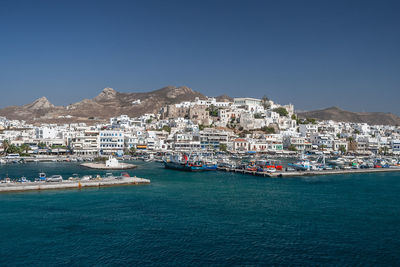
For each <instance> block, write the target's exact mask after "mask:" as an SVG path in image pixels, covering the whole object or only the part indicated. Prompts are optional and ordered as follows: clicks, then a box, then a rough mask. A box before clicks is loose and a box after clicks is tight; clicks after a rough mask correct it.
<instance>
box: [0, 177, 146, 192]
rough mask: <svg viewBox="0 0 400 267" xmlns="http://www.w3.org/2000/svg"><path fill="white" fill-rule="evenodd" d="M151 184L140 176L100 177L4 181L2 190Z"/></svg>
mask: <svg viewBox="0 0 400 267" xmlns="http://www.w3.org/2000/svg"><path fill="white" fill-rule="evenodd" d="M142 184H150V180H149V179H144V178H138V177H123V178H121V179H98V180H89V181H63V182H26V183H14V182H11V183H2V184H0V193H1V192H17V191H32V190H50V189H53V190H54V189H81V188H85V187H108V186H125V185H142Z"/></svg>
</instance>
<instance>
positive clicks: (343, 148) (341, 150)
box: [339, 145, 347, 154]
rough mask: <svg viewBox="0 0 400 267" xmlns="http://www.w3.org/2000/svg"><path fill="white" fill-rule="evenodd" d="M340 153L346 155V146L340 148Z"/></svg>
mask: <svg viewBox="0 0 400 267" xmlns="http://www.w3.org/2000/svg"><path fill="white" fill-rule="evenodd" d="M339 151H340V152H341V153H342V154H345V153H346V152H347V151H346V147H345V146H344V145H340V146H339Z"/></svg>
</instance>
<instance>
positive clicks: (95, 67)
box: [0, 0, 400, 114]
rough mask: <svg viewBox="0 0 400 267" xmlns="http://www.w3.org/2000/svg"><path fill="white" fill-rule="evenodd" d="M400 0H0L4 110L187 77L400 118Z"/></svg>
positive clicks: (203, 88) (234, 91) (211, 88)
mask: <svg viewBox="0 0 400 267" xmlns="http://www.w3.org/2000/svg"><path fill="white" fill-rule="evenodd" d="M399 2H400V1H384V0H379V1H378V0H376V1H365V0H360V1H338V0H332V1H325V0H317V1H306V0H305V1H298V0H296V1H267V0H264V1H252V0H249V1H245V0H243V1H232V0H229V1H204V0H202V1H167V0H165V1H100V0H98V1H70V0H69V1H67V0H65V1H57V0H52V1H30V0H29V1H18V0H10V1H7V0H2V1H0V88H1V92H2V96H1V98H0V107H4V106H7V105H12V104H26V103H29V102H32V101H33V100H34V99H36V98H38V97H41V96H47V97H48V98H49V100H50V101H51V102H53V103H54V104H57V105H66V104H70V103H72V102H75V101H78V100H80V99H82V98H92V97H94V96H95V95H97V94H98V93H99V92H100V91H101V90H102V88H104V87H113V88H114V89H116V90H118V91H121V92H137V91H148V90H153V89H158V88H161V87H163V86H166V85H176V86H180V85H186V86H188V87H191V88H193V89H195V90H197V91H200V92H202V93H204V94H207V95H213V96H215V95H221V94H228V95H231V96H251V97H262V96H263V95H267V96H269V97H270V98H272V99H274V100H276V101H277V102H279V103H289V102H291V103H293V104H295V106H296V108H297V109H302V110H311V109H317V108H323V107H329V106H334V105H335V106H340V107H342V108H345V109H349V110H353V111H385V112H393V113H397V114H400V105H399V99H400V88H399V84H400V15H399V14H400V4H399Z"/></svg>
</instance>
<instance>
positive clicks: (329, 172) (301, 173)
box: [218, 167, 400, 178]
mask: <svg viewBox="0 0 400 267" xmlns="http://www.w3.org/2000/svg"><path fill="white" fill-rule="evenodd" d="M218 170H219V171H225V172H236V173H243V174H248V175H255V176H263V177H270V178H289V177H293V178H295V177H300V176H322V175H343V174H366V173H385V172H400V167H397V168H374V169H347V170H346V169H343V170H341V169H338V170H319V171H279V172H260V171H250V170H246V169H233V168H226V167H219V168H218Z"/></svg>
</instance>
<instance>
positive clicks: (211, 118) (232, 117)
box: [0, 97, 400, 157]
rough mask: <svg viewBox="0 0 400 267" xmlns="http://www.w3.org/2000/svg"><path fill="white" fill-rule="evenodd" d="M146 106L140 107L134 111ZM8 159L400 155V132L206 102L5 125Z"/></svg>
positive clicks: (0, 138)
mask: <svg viewBox="0 0 400 267" xmlns="http://www.w3.org/2000/svg"><path fill="white" fill-rule="evenodd" d="M138 104H140V100H136V101H133V102H132V105H138ZM0 143H1V146H0V153H1V154H2V155H4V156H6V155H10V154H11V155H16V154H18V155H19V156H26V157H29V156H35V155H76V156H80V157H85V156H86V157H98V156H102V155H116V156H123V155H132V154H135V153H141V152H143V153H157V152H173V151H180V152H191V151H196V152H199V151H205V152H219V151H221V152H229V153H239V154H240V153H253V154H254V153H264V154H271V155H292V154H300V153H304V152H307V153H315V154H326V155H342V154H352V155H378V154H379V155H396V154H400V127H396V126H389V125H368V124H366V123H348V122H336V121H316V120H315V119H313V118H307V119H298V118H297V116H296V114H295V110H294V106H293V105H291V104H288V105H280V104H277V103H274V102H273V101H272V100H270V99H268V98H267V97H263V98H262V99H255V98H234V99H233V101H227V100H225V101H217V100H216V98H213V97H207V98H206V99H205V100H202V99H199V98H196V99H195V100H194V101H185V102H181V103H179V104H173V105H167V106H164V107H162V108H161V110H160V111H159V112H158V113H156V114H144V115H142V116H140V117H136V118H131V117H129V116H127V115H120V116H118V117H113V118H110V120H109V122H108V123H101V124H95V125H88V124H86V123H71V124H63V125H57V124H40V125H34V124H30V123H27V122H25V121H21V120H8V119H7V118H5V117H0Z"/></svg>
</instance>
